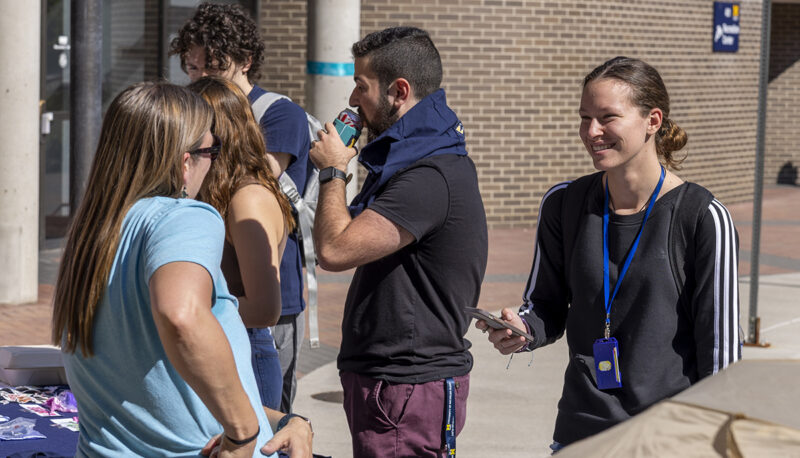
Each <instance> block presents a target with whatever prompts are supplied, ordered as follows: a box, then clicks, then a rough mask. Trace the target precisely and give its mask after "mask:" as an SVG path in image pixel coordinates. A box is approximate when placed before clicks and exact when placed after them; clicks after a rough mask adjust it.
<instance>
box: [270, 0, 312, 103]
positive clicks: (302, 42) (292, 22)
mask: <svg viewBox="0 0 800 458" xmlns="http://www.w3.org/2000/svg"><path fill="white" fill-rule="evenodd" d="M307 3H308V2H307V1H306V0H261V5H260V13H259V15H260V17H259V25H260V26H261V37H262V38H263V39H264V42H265V43H266V46H267V49H266V57H265V59H264V60H265V62H264V65H263V67H262V72H261V79H260V80H259V85H260V86H262V87H264V88H266V89H268V90H270V91H275V92H279V93H281V94H285V95H287V96H289V97H290V98H291V99H292V100H293V101H294V102H295V103H297V104H299V105H300V106H305V100H306V93H305V87H306V54H307V50H306V47H307V46H306V43H307V40H306V34H307V31H306V23H307V12H308V8H307V6H308V5H307Z"/></svg>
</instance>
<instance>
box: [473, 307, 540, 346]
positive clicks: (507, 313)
mask: <svg viewBox="0 0 800 458" xmlns="http://www.w3.org/2000/svg"><path fill="white" fill-rule="evenodd" d="M500 318H501V319H502V320H503V321H506V322H508V324H510V325H511V326H513V327H515V328H517V329H519V330H520V331H524V332H528V331H527V328H526V327H525V323H523V322H522V318H520V317H519V315H518V314H516V313H514V312H513V311H512V310H511V309H510V308H504V309H503V310H502V312H500ZM475 327H476V328H478V329H480V330H481V331H483V332H485V333H486V332H488V333H489V336H488V337H489V342H491V343H493V344H494V348H496V349H497V351H499V352H500V353H502V354H504V355H509V354H511V353H514V352H515V351H518V350H519V349H521V348H522V347H524V346H525V342H526V341H525V338H524V337H521V336H517V335H514V334H513V333H512V332H511V330H510V329H492V328H490V327H489V325H488V324H487V323H486V321H484V320H477V321H476V322H475Z"/></svg>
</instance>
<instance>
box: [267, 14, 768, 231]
mask: <svg viewBox="0 0 800 458" xmlns="http://www.w3.org/2000/svg"><path fill="white" fill-rule="evenodd" d="M739 3H740V5H741V12H740V14H741V18H742V19H741V35H740V38H739V51H738V52H736V53H713V52H712V51H711V44H712V41H711V39H712V23H713V1H711V0H702V1H699V0H665V1H663V2H651V1H649V0H613V1H612V0H608V1H604V2H586V1H584V0H561V1H558V2H555V1H552V0H524V1H521V0H514V1H512V0H459V1H456V2H453V1H444V0H409V1H406V2H402V4H401V3H398V2H393V1H391V0H362V2H361V34H362V36H363V35H366V34H367V33H370V32H372V31H375V30H380V29H382V28H385V27H389V26H394V25H414V26H418V27H421V28H424V29H426V30H428V31H429V32H430V33H431V35H432V37H433V39H434V42H435V43H436V44H437V47H438V48H439V51H440V53H441V55H442V60H443V63H444V72H445V75H444V82H443V86H444V88H445V89H446V91H447V94H448V101H449V103H450V104H451V105H452V107H453V108H454V109H455V110H456V112H457V113H458V114H459V116H460V117H461V119H462V121H463V122H464V125H465V127H466V130H467V144H468V148H469V151H470V154H471V156H472V158H473V160H474V161H475V163H476V165H477V168H478V173H479V177H480V186H481V192H482V195H483V198H484V203H485V205H486V211H487V216H488V220H489V224H490V225H491V226H492V227H523V226H530V225H532V224H535V222H536V216H537V213H538V204H539V201H540V199H541V196H542V195H543V193H544V192H545V191H546V190H547V189H548V188H549V187H550V186H551V185H553V184H554V183H556V182H558V181H561V180H564V179H570V178H575V177H578V176H580V175H582V174H585V173H587V172H591V171H592V170H593V168H592V165H591V162H590V160H589V159H588V157H587V154H586V152H585V150H584V148H583V146H582V145H581V143H580V140H579V138H578V136H577V130H578V126H579V118H578V116H577V109H578V104H579V100H580V93H581V86H580V84H581V81H582V79H583V76H584V75H585V74H586V73H587V72H589V71H590V70H591V69H592V68H594V67H595V66H596V65H598V64H600V63H602V62H603V61H605V60H606V59H608V58H611V57H614V56H616V55H628V56H631V57H639V58H642V59H644V60H646V61H648V62H649V63H651V64H652V65H654V66H655V67H656V68H658V69H659V71H660V72H661V74H662V77H663V78H664V80H665V82H666V84H667V87H668V89H669V90H670V94H671V97H672V112H671V117H672V119H673V120H674V121H676V122H677V123H678V124H679V125H680V126H681V127H683V128H684V129H685V130H686V131H687V132H688V134H689V143H688V145H687V147H686V149H685V152H686V153H688V155H689V156H688V159H687V161H686V162H685V163H684V169H683V171H682V172H681V175H682V176H683V177H684V178H686V179H688V180H691V181H695V182H698V183H700V184H702V185H704V186H706V187H708V188H709V189H710V190H711V191H712V192H713V193H715V194H716V195H717V196H718V197H719V198H720V199H721V200H722V201H724V202H727V203H732V202H738V201H743V200H746V199H748V198H750V196H751V195H752V184H753V176H752V170H753V164H754V159H753V151H754V150H755V134H756V123H755V119H756V110H757V97H758V58H759V41H760V24H761V1H760V0H743V1H740V2H739ZM305 8H306V2H305V1H302V0H262V1H261V23H262V31H263V32H264V34H265V39H266V41H267V44H268V47H269V48H270V59H271V60H270V62H271V65H268V68H267V70H266V72H265V77H264V79H263V83H264V85H266V86H267V87H270V88H272V89H275V90H279V91H284V92H285V93H287V94H289V95H290V96H291V97H293V98H294V99H295V100H296V101H298V102H301V103H302V101H303V100H304V94H303V89H302V88H303V86H304V81H305V76H304V73H305V68H304V64H305V46H306V44H305V33H306V32H305V11H306V9H305Z"/></svg>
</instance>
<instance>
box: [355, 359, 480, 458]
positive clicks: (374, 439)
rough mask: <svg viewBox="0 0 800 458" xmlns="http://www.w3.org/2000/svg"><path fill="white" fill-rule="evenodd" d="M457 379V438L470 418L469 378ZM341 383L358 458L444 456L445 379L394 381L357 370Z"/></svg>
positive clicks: (467, 376) (466, 376)
mask: <svg viewBox="0 0 800 458" xmlns="http://www.w3.org/2000/svg"><path fill="white" fill-rule="evenodd" d="M454 379H455V382H456V402H455V405H456V435H458V433H460V432H461V429H462V428H463V427H464V421H465V420H466V413H467V396H468V395H469V374H467V375H463V376H461V377H454ZM341 380H342V388H344V412H345V414H346V415H347V423H348V424H349V426H350V435H351V436H352V438H353V456H354V457H355V458H362V457H364V458H367V457H368V458H373V457H381V458H383V457H387V458H388V457H392V458H399V457H444V456H445V455H444V442H443V434H442V426H443V425H444V400H445V386H444V385H445V382H444V380H436V381H433V382H428V383H418V384H405V383H389V382H386V381H383V380H378V379H374V378H370V377H365V376H362V375H358V374H355V373H352V372H342V373H341ZM456 448H458V447H456Z"/></svg>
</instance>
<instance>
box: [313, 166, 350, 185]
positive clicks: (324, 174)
mask: <svg viewBox="0 0 800 458" xmlns="http://www.w3.org/2000/svg"><path fill="white" fill-rule="evenodd" d="M334 178H339V179H340V180H342V181H344V182H347V174H346V173H344V172H343V171H341V170H339V169H337V168H336V167H325V168H324V169H322V170H320V171H319V182H320V184H322V183H327V182H329V181H331V180H333V179H334Z"/></svg>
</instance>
